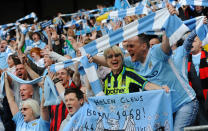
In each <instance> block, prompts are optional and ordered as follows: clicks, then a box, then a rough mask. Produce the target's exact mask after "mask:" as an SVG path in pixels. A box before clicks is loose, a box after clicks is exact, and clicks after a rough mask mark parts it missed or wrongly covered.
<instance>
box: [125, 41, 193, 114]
mask: <svg viewBox="0 0 208 131" xmlns="http://www.w3.org/2000/svg"><path fill="white" fill-rule="evenodd" d="M169 58H170V56H168V55H166V54H165V53H164V52H163V51H162V49H161V47H160V44H158V45H154V46H153V47H152V48H151V49H150V50H149V52H148V55H147V57H146V61H145V62H144V63H143V64H142V63H140V62H139V61H138V62H132V61H131V58H130V57H127V58H125V59H124V64H125V65H126V66H127V67H130V68H133V69H135V70H136V72H137V73H138V74H139V75H142V76H143V77H145V78H147V79H148V80H149V81H150V82H152V83H155V84H158V85H160V86H163V85H167V86H168V87H169V88H170V89H171V90H173V91H171V97H172V109H173V112H176V111H177V110H178V109H179V108H180V107H181V106H182V105H183V104H185V103H188V102H190V101H191V100H193V99H194V98H195V96H196V94H195V92H194V90H193V89H192V88H191V87H190V86H189V84H188V83H187V82H186V80H185V79H184V78H183V76H182V74H181V72H180V71H178V75H179V77H180V80H178V79H177V77H176V75H175V73H174V72H173V70H172V68H171V66H170V64H169V62H168V59H169ZM179 81H180V82H182V84H181V83H180V82H179Z"/></svg>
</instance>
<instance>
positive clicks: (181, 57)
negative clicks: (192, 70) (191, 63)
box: [171, 45, 190, 82]
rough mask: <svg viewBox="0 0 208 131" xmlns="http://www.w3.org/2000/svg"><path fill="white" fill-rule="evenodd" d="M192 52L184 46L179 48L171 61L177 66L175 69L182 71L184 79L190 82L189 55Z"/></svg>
mask: <svg viewBox="0 0 208 131" xmlns="http://www.w3.org/2000/svg"><path fill="white" fill-rule="evenodd" d="M189 53H190V52H187V51H186V49H185V48H184V45H182V46H179V47H178V48H177V49H175V50H174V51H173V54H172V55H171V59H172V61H173V63H174V65H175V67H176V68H177V69H178V71H180V72H181V73H182V75H183V77H184V78H185V79H186V81H187V82H188V54H189Z"/></svg>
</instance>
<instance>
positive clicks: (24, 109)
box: [21, 107, 29, 111]
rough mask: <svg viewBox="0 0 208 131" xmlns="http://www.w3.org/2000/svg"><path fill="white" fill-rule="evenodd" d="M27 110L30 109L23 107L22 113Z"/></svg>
mask: <svg viewBox="0 0 208 131" xmlns="http://www.w3.org/2000/svg"><path fill="white" fill-rule="evenodd" d="M27 109H29V107H28V108H26V107H23V108H22V109H21V111H26V110H27Z"/></svg>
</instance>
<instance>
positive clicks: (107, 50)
mask: <svg viewBox="0 0 208 131" xmlns="http://www.w3.org/2000/svg"><path fill="white" fill-rule="evenodd" d="M111 50H112V51H113V52H114V53H115V54H121V57H122V59H123V57H124V55H123V52H122V51H121V48H120V47H118V46H116V45H115V46H112V47H110V48H107V49H105V50H104V57H105V59H107V55H108V54H109V51H111Z"/></svg>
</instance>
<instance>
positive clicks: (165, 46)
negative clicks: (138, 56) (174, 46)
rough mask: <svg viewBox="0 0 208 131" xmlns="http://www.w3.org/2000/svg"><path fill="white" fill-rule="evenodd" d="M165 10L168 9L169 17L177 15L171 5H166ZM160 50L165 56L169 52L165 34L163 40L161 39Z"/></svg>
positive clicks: (169, 48)
mask: <svg viewBox="0 0 208 131" xmlns="http://www.w3.org/2000/svg"><path fill="white" fill-rule="evenodd" d="M167 8H168V11H169V12H170V14H171V15H173V14H177V11H176V10H175V8H174V7H173V6H172V5H171V4H169V3H167ZM170 26H171V25H170ZM161 48H162V50H163V52H164V53H165V54H169V52H170V51H171V47H170V44H169V39H168V38H167V36H166V35H165V34H164V35H163V38H162V44H161Z"/></svg>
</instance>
